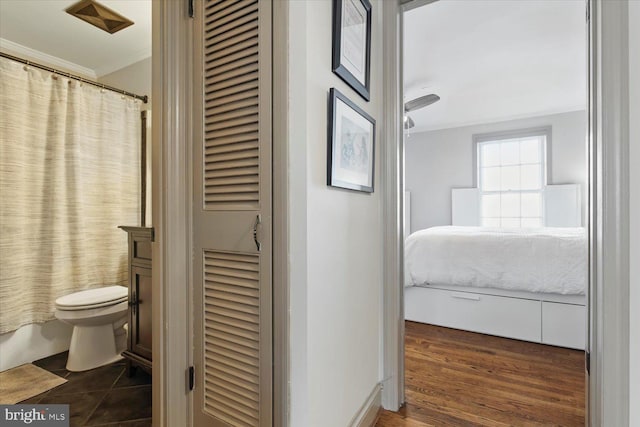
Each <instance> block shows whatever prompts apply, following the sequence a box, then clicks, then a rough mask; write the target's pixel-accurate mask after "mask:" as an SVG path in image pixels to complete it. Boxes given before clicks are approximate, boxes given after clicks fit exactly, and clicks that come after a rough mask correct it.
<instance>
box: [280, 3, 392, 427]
mask: <svg viewBox="0 0 640 427" xmlns="http://www.w3.org/2000/svg"><path fill="white" fill-rule="evenodd" d="M372 3H373V34H372V54H371V57H372V63H371V71H372V75H371V81H372V84H371V96H372V100H371V102H365V101H364V100H363V99H362V98H360V96H359V95H357V94H356V93H355V92H354V91H353V90H352V89H350V88H349V87H348V86H347V85H346V84H345V83H343V82H342V80H340V78H339V77H338V76H336V75H335V74H333V73H332V71H331V25H332V24H331V10H332V2H329V1H313V2H291V3H290V16H289V20H290V27H289V29H290V45H289V55H290V64H289V67H290V71H289V73H290V74H289V78H290V87H289V88H290V91H291V93H290V109H289V120H290V126H291V127H290V130H289V132H290V134H289V138H290V147H289V150H290V153H289V156H290V157H289V158H290V160H289V161H290V168H291V169H290V171H289V174H290V175H289V180H290V181H289V182H290V191H291V198H290V208H289V214H290V221H291V224H290V239H291V240H290V247H291V249H292V253H291V254H290V265H291V267H290V268H291V270H290V275H291V319H290V321H291V361H292V367H291V425H292V426H305V427H307V426H308V427H314V426H317V427H326V426H336V427H338V426H347V425H348V424H349V423H350V421H351V420H352V418H353V417H354V416H355V415H356V413H357V412H358V411H359V409H360V408H361V407H362V405H363V404H364V403H365V401H366V400H367V398H368V397H369V395H370V393H371V392H372V391H373V389H374V388H375V386H376V385H377V384H378V383H379V381H380V380H381V378H380V373H379V363H380V339H381V333H382V332H381V330H380V324H381V322H380V317H381V313H382V311H381V294H382V214H381V190H380V188H381V186H380V179H379V178H380V174H379V172H378V171H379V170H380V157H381V156H380V153H381V150H380V144H381V143H383V142H382V141H380V138H379V136H380V135H381V132H380V130H381V124H382V119H383V118H382V115H381V111H382V80H381V79H382V75H381V70H382V60H383V58H382V51H381V46H382V7H381V6H382V4H381V0H374V1H373V2H372ZM331 87H336V88H338V90H340V91H341V92H342V93H344V94H345V95H346V96H347V97H348V98H349V99H351V100H352V101H354V102H355V103H357V104H358V105H359V106H361V107H362V108H363V109H365V110H366V111H367V112H368V113H369V114H370V115H372V116H373V117H374V118H375V119H376V121H377V124H378V126H377V132H376V148H375V150H376V167H375V170H376V177H375V192H374V193H373V194H365V193H358V192H353V191H347V190H341V189H336V188H330V187H327V185H326V167H327V155H326V151H327V150H326V147H327V114H328V111H327V107H328V93H329V89H330V88H331ZM303 299H304V300H303ZM300 358H305V360H299V359H300Z"/></svg>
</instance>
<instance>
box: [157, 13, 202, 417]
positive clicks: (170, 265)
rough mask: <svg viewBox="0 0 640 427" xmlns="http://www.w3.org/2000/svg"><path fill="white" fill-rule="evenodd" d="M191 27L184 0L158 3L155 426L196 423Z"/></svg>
mask: <svg viewBox="0 0 640 427" xmlns="http://www.w3.org/2000/svg"><path fill="white" fill-rule="evenodd" d="M191 27H192V23H191V20H190V19H189V17H188V14H187V8H186V2H180V1H158V2H156V1H154V2H153V4H152V42H153V47H152V51H153V54H152V64H153V65H152V110H153V123H152V169H151V170H152V171H153V173H152V221H151V223H152V226H153V228H154V239H153V240H154V241H153V243H152V254H153V255H152V271H153V273H152V274H153V278H152V283H153V306H152V307H153V373H152V380H153V387H152V389H153V391H152V405H153V406H152V412H153V425H154V426H162V427H164V426H177V425H185V426H190V425H192V423H193V416H192V413H191V405H192V402H191V401H192V399H191V393H189V390H188V386H187V372H188V368H189V366H192V360H193V354H192V340H191V333H192V330H193V328H192V317H191V313H192V310H191V306H192V298H191V295H192V292H191V275H190V274H191V246H192V245H191V221H192V215H191V210H190V209H191V200H192V197H191V192H192V190H191V183H192V179H191V176H192V175H191V158H192V154H191V131H190V130H191V126H190V123H191V116H190V114H191V108H190V104H191V103H190V101H191V99H192V88H191V81H192V76H193V72H192V66H191V63H192V61H191V60H190V59H191ZM185 421H186V422H185Z"/></svg>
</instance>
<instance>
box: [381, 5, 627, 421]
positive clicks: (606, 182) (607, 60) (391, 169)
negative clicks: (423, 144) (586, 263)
mask: <svg viewBox="0 0 640 427" xmlns="http://www.w3.org/2000/svg"><path fill="white" fill-rule="evenodd" d="M398 1H399V3H400V4H402V5H403V7H405V8H412V6H411V5H412V3H411V2H408V3H407V2H406V0H398ZM414 2H418V3H419V2H422V3H428V2H424V1H423V0H414ZM388 3H394V6H393V7H392V6H389V5H386V9H385V11H388V10H390V11H391V12H390V13H391V14H392V13H393V11H392V9H394V8H395V7H397V4H396V2H388ZM415 4H417V3H415ZM415 4H414V5H415ZM588 4H589V5H590V9H591V22H590V25H589V38H590V49H589V54H590V58H591V64H590V82H591V83H590V86H591V88H592V90H591V96H592V98H591V108H592V112H591V117H590V129H589V135H590V151H591V153H590V187H591V194H592V197H591V198H590V202H589V205H590V206H589V209H590V215H591V225H590V227H591V230H590V232H591V233H592V234H593V237H592V239H591V243H590V244H591V248H590V252H591V264H592V268H593V271H592V272H591V283H590V286H591V289H590V294H591V295H590V311H591V319H590V329H591V331H590V346H589V349H590V352H591V378H590V381H589V390H588V394H589V399H588V412H589V420H588V422H589V425H591V426H600V425H619V426H625V425H628V422H629V304H628V296H629V209H628V206H629V205H628V203H629V200H628V199H629V170H628V152H629V135H628V130H629V111H628V110H629V100H628V96H629V95H628V94H629V91H628V89H629V88H628V56H629V50H628V28H627V27H628V20H627V9H628V3H627V2H626V1H620V2H608V1H597V0H588ZM386 15H387V13H385V19H387V20H386V21H385V27H384V28H385V31H384V43H385V56H386V57H387V58H400V56H399V54H400V53H401V52H402V40H401V39H400V40H398V39H397V37H398V34H402V20H401V19H399V20H397V21H395V20H389V19H388V17H387V16H386ZM396 23H397V25H398V27H397V29H394V25H396ZM398 60H399V59H398ZM388 62H392V61H388ZM394 70H397V69H396V68H391V69H389V67H387V69H386V70H385V73H388V74H386V76H387V78H388V79H389V81H386V82H385V84H388V85H390V86H392V85H395V84H399V83H401V82H400V79H401V74H399V75H396V74H394ZM399 70H400V71H401V65H400V68H399ZM394 79H397V80H394ZM389 90H390V89H387V88H385V112H386V114H385V117H386V118H387V119H386V121H385V127H386V128H387V132H388V133H387V137H388V139H387V145H386V152H385V157H384V160H383V161H384V165H383V178H382V179H383V181H385V182H386V186H385V191H384V196H383V197H384V206H385V208H384V209H385V210H384V227H385V239H384V245H385V249H384V250H385V266H384V267H385V289H384V307H383V310H384V328H383V333H384V337H383V344H384V349H383V364H384V371H383V375H384V376H383V381H384V385H385V388H384V390H383V400H382V402H383V406H384V407H385V408H386V409H390V410H397V408H398V407H399V406H400V405H401V404H402V403H403V401H404V398H403V391H402V387H403V376H404V367H403V355H404V343H403V340H402V330H403V325H404V310H403V307H402V299H403V287H402V283H403V281H402V263H401V260H402V255H398V254H402V249H403V248H402V246H403V244H402V239H401V238H400V236H398V235H397V234H396V233H398V231H399V230H402V228H403V227H401V226H398V224H401V225H402V223H403V221H404V219H403V217H402V216H399V214H400V213H402V207H401V203H400V200H401V199H400V197H399V194H398V193H399V190H400V189H402V184H401V183H402V179H403V170H402V161H401V160H402V148H401V144H400V141H401V138H402V136H397V135H398V134H397V133H394V132H393V131H392V129H395V128H396V127H398V126H399V123H401V122H400V118H399V117H398V115H396V114H394V112H396V111H397V110H396V108H398V99H397V97H396V96H394V94H393V92H389ZM399 90H400V92H399V93H400V94H401V93H402V92H401V90H402V87H401V86H400V87H399ZM400 111H401V110H400ZM400 135H401V134H400ZM605 283H606V286H605V285H604V284H605Z"/></svg>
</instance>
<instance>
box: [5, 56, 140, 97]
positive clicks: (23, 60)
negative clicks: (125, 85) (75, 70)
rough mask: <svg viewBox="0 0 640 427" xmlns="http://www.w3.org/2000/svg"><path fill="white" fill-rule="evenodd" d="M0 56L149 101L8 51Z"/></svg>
mask: <svg viewBox="0 0 640 427" xmlns="http://www.w3.org/2000/svg"><path fill="white" fill-rule="evenodd" d="M0 56H2V57H4V58H7V59H11V60H12V61H16V62H20V63H22V64H26V65H28V66H30V67H36V68H40V69H42V70H45V71H49V72H51V73H55V74H60V75H61V76H64V77H68V78H70V79H74V80H79V81H81V82H83V83H87V84H90V85H93V86H97V87H99V88H102V89H107V90H110V91H112V92H117V93H121V94H123V95H126V96H130V97H132V98H136V99H139V100H141V101H142V102H144V103H145V104H146V103H147V102H148V101H149V97H148V96H147V95H136V94H135V93H131V92H127V91H126V90H122V89H118V88H115V87H112V86H107V85H105V84H102V83H98V82H94V81H93V80H88V79H85V78H84V77H80V76H77V75H75V74H71V73H67V72H66V71H61V70H56V69H55V68H51V67H47V66H46V65H42V64H38V63H37V62H32V61H28V60H26V59H23V58H19V57H17V56H13V55H9V54H8V53H4V52H0Z"/></svg>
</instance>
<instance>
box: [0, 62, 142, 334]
mask: <svg viewBox="0 0 640 427" xmlns="http://www.w3.org/2000/svg"><path fill="white" fill-rule="evenodd" d="M0 60H1V61H0V112H1V116H0V333H5V332H9V331H12V330H15V329H17V328H19V327H20V326H22V325H26V324H30V323H39V322H44V321H47V320H50V319H53V318H54V316H53V313H54V307H55V305H54V301H55V299H56V298H58V297H60V296H63V295H66V294H69V293H71V292H75V291H79V290H83V289H89V288H94V287H99V286H104V285H110V284H126V281H127V236H126V233H124V232H123V231H121V230H119V229H118V228H117V227H118V226H119V225H137V224H139V218H140V102H139V101H137V100H134V99H132V98H129V97H122V96H121V95H119V94H116V93H113V92H110V91H105V90H101V89H99V88H97V87H95V86H92V85H88V84H81V83H80V82H78V81H76V80H71V79H68V78H65V77H62V76H56V75H52V74H51V73H50V72H45V71H41V70H39V69H37V68H33V67H28V66H24V65H23V64H20V63H17V62H15V61H11V60H8V59H5V58H0Z"/></svg>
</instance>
